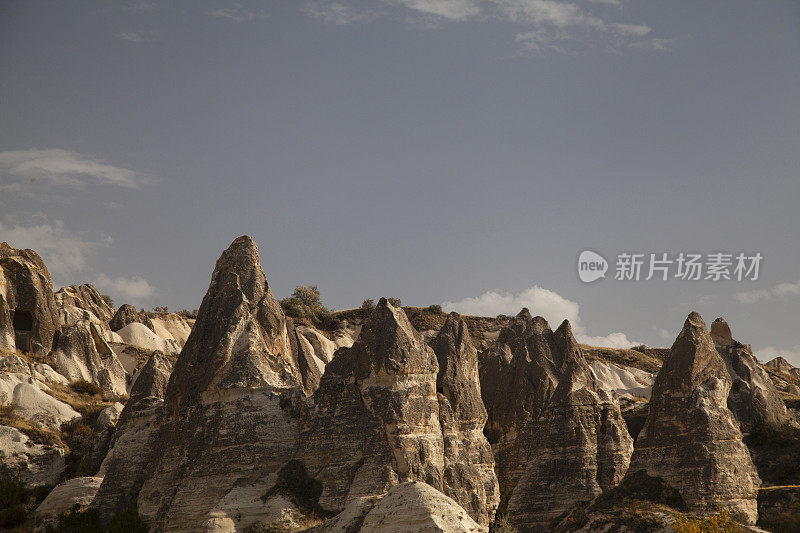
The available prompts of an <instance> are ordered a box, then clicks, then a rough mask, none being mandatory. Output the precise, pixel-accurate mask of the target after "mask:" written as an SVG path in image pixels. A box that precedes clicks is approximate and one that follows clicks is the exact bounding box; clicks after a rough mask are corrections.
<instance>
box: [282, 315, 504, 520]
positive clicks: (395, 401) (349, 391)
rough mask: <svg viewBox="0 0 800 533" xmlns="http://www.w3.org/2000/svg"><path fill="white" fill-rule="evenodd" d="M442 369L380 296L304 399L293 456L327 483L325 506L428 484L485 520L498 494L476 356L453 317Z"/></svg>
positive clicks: (442, 345)
mask: <svg viewBox="0 0 800 533" xmlns="http://www.w3.org/2000/svg"><path fill="white" fill-rule="evenodd" d="M438 341H439V342H438V343H437V346H439V350H440V352H441V357H442V360H443V361H444V362H445V363H446V367H445V369H444V372H443V374H442V375H441V390H442V394H437V379H438V378H439V377H440V376H439V363H438V362H437V355H436V353H434V351H433V350H432V349H431V348H430V347H428V346H427V345H426V344H425V342H424V341H423V338H422V336H421V335H420V334H419V333H418V332H417V331H416V330H415V329H414V328H413V327H412V326H411V324H410V323H409V321H408V318H407V317H406V315H405V313H403V311H402V309H399V308H395V307H393V306H392V305H391V304H389V303H388V302H387V301H386V299H381V300H380V302H379V303H378V305H377V307H376V308H375V310H374V311H373V313H372V315H371V316H370V317H369V319H368V320H367V321H366V322H365V323H364V324H363V326H362V328H361V333H360V335H359V338H358V339H357V340H356V342H355V343H354V344H353V346H352V347H351V348H348V349H344V350H341V351H339V352H337V355H336V357H335V358H334V359H333V360H332V362H330V363H329V364H328V365H327V366H326V368H325V373H324V375H323V376H322V379H321V381H320V385H319V388H318V389H317V390H316V392H315V393H314V394H313V396H312V397H311V398H309V399H308V400H306V402H305V405H304V410H303V416H302V419H303V431H302V435H301V439H300V447H299V451H298V454H297V456H296V457H297V459H298V460H300V461H302V462H303V464H305V465H306V467H307V468H308V471H309V474H310V475H311V476H313V477H314V478H316V479H317V480H319V481H320V482H321V483H322V493H321V496H320V498H319V504H320V505H321V506H322V507H323V508H324V509H328V510H341V509H343V508H345V506H346V505H348V504H351V503H352V502H356V501H358V500H359V499H360V498H368V497H373V496H376V495H380V494H383V493H385V492H386V490H387V489H388V488H389V487H391V486H393V485H396V484H397V483H402V482H406V481H423V482H425V483H427V484H428V485H430V486H432V487H434V488H435V489H437V490H439V491H442V492H443V493H445V494H447V495H448V496H451V497H453V498H454V499H455V500H456V501H458V502H459V503H460V504H461V505H464V506H465V508H466V510H467V511H468V512H469V513H470V515H471V516H472V517H473V518H474V519H475V520H476V521H477V522H479V523H481V524H484V525H485V524H488V523H489V521H490V520H491V519H492V517H493V515H494V510H495V508H496V507H497V502H498V492H497V486H496V480H495V478H494V474H493V472H492V462H493V461H492V456H491V451H490V448H489V446H488V442H487V441H486V440H485V438H484V437H483V435H481V434H480V432H481V429H482V427H483V423H484V421H485V416H486V415H485V410H484V408H483V405H482V403H481V399H480V392H479V389H478V383H477V356H476V354H475V353H474V348H473V347H472V345H471V342H470V341H469V334H468V333H467V332H466V330H465V327H464V324H463V323H462V322H460V321H459V320H457V319H456V318H455V317H452V318H451V320H450V322H449V324H447V325H446V327H445V329H444V330H443V331H442V333H441V334H440V336H439V337H438Z"/></svg>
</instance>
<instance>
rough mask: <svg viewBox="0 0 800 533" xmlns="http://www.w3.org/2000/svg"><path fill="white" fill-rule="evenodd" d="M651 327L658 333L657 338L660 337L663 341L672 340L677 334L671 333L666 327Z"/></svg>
mask: <svg viewBox="0 0 800 533" xmlns="http://www.w3.org/2000/svg"><path fill="white" fill-rule="evenodd" d="M653 329H654V330H656V333H658V336H659V338H661V339H663V340H665V341H668V340H672V339H674V338H675V337H676V336H677V335H673V334H672V333H670V332H669V331H667V330H666V329H664V328H660V327H658V326H653Z"/></svg>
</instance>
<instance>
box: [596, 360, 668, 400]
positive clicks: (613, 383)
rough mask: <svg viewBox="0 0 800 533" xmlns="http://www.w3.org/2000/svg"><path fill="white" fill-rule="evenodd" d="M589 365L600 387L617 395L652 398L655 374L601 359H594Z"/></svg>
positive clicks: (632, 397)
mask: <svg viewBox="0 0 800 533" xmlns="http://www.w3.org/2000/svg"><path fill="white" fill-rule="evenodd" d="M589 366H591V368H592V373H593V374H594V377H595V379H596V380H597V385H598V386H599V387H601V388H603V389H606V390H608V391H611V392H613V393H614V394H615V395H616V396H624V397H628V398H631V399H636V398H645V399H650V392H651V389H652V387H653V380H655V374H651V373H650V372H645V371H644V370H640V369H638V368H633V367H625V366H621V365H618V364H615V363H605V362H601V361H592V362H591V363H590V365H589Z"/></svg>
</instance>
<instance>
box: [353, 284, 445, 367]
mask: <svg viewBox="0 0 800 533" xmlns="http://www.w3.org/2000/svg"><path fill="white" fill-rule="evenodd" d="M356 346H357V347H358V349H359V350H360V351H362V352H363V353H365V354H366V355H367V360H363V359H362V361H361V362H362V363H367V362H368V363H369V366H370V368H371V369H377V370H378V371H385V372H388V373H390V374H396V373H429V372H437V371H438V364H437V363H436V356H435V355H434V353H433V350H431V349H430V348H429V347H428V345H427V344H426V343H425V341H424V340H423V338H422V335H420V334H419V332H417V330H415V329H414V327H413V326H412V325H411V322H409V320H408V317H407V316H406V314H405V312H404V311H403V309H402V308H400V307H394V306H393V305H392V304H390V303H389V302H388V301H387V300H386V298H381V299H380V301H378V305H376V306H375V310H374V311H372V314H371V315H370V316H369V318H367V320H366V322H365V323H364V325H363V326H362V328H361V334H360V335H359V338H358V340H357V341H356Z"/></svg>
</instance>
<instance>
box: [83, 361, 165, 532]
mask: <svg viewBox="0 0 800 533" xmlns="http://www.w3.org/2000/svg"><path fill="white" fill-rule="evenodd" d="M171 373H172V363H170V361H169V359H167V358H166V357H165V356H164V354H162V353H161V352H155V353H154V354H153V355H152V356H151V357H150V359H148V361H147V363H145V365H144V366H143V367H142V370H141V372H140V373H139V376H138V378H137V379H136V381H135V382H134V383H133V385H132V386H131V395H130V398H129V399H128V402H127V403H126V404H125V407H124V409H123V410H122V412H121V413H120V415H119V419H118V421H117V424H116V426H115V428H114V433H113V436H112V438H111V441H110V442H109V445H108V452H107V453H106V454H105V458H104V459H103V462H102V464H101V465H100V468H99V470H98V474H97V475H98V476H103V477H104V479H103V483H102V485H101V486H100V489H99V490H98V492H97V495H96V496H95V500H94V505H95V506H96V507H98V508H99V509H100V512H101V514H102V515H103V516H104V517H106V518H108V517H110V516H111V515H113V514H114V512H115V511H117V510H119V509H120V508H123V507H125V506H126V505H128V504H130V503H132V502H135V501H136V495H137V493H138V490H139V487H141V484H142V482H143V480H144V478H145V477H146V476H147V475H148V474H149V472H148V471H147V466H148V463H149V462H150V459H151V450H152V449H153V446H154V441H155V439H156V438H158V430H159V428H160V426H159V424H160V421H161V418H162V416H163V404H164V393H165V391H166V387H167V382H168V381H169V376H170V374H171Z"/></svg>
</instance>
